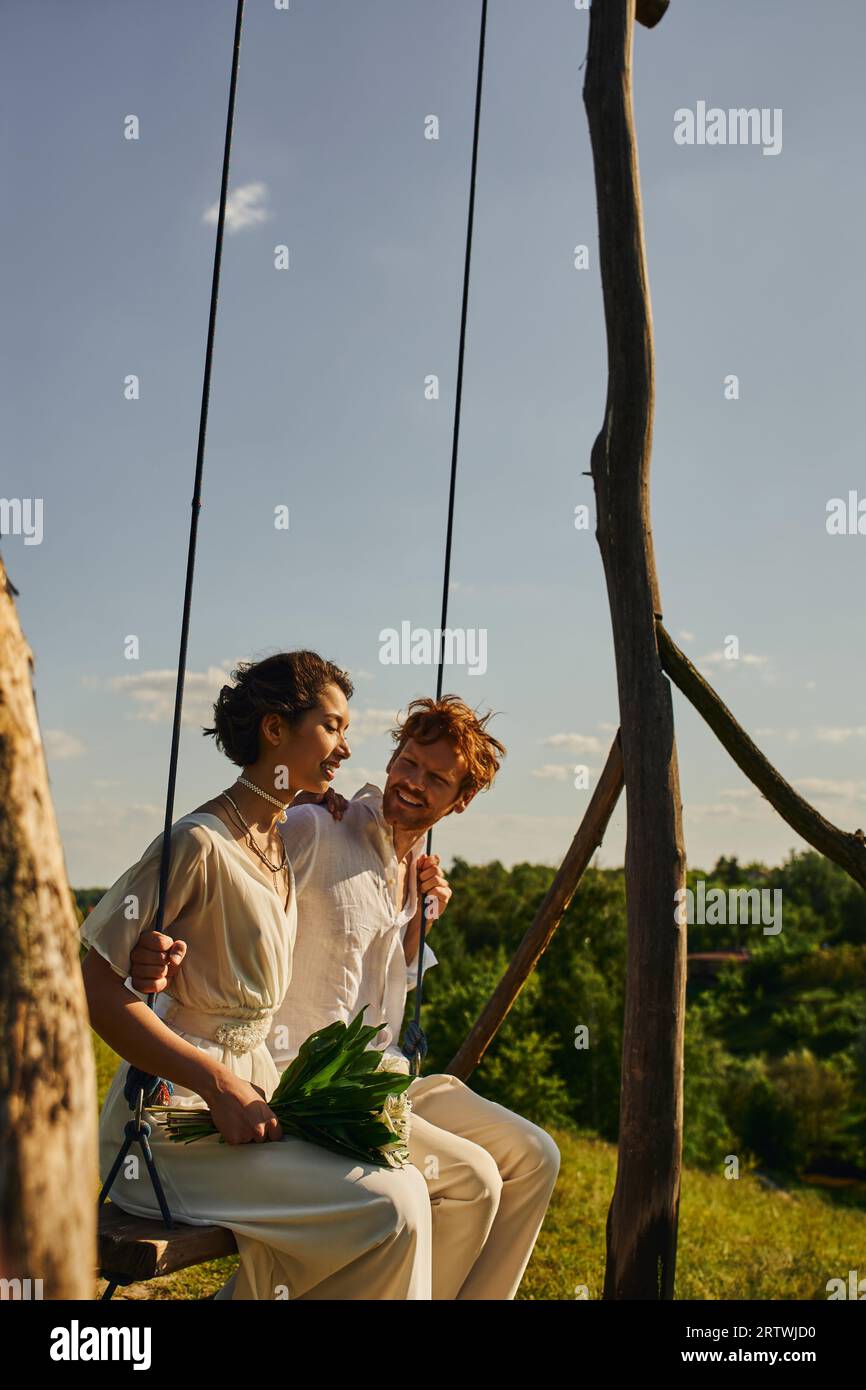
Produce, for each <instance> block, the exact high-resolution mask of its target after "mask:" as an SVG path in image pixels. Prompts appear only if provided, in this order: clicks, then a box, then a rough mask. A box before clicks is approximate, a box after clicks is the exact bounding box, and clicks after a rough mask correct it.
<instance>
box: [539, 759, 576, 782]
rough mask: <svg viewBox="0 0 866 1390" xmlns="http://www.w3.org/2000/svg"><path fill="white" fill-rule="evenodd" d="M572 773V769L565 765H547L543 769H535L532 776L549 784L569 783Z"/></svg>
mask: <svg viewBox="0 0 866 1390" xmlns="http://www.w3.org/2000/svg"><path fill="white" fill-rule="evenodd" d="M570 773H571V768H570V767H568V766H566V764H565V763H545V764H544V766H543V767H536V768H533V770H532V772H531V773H530V776H532V777H538V778H539V779H541V780H542V781H548V782H567V781H568V778H569V774H570Z"/></svg>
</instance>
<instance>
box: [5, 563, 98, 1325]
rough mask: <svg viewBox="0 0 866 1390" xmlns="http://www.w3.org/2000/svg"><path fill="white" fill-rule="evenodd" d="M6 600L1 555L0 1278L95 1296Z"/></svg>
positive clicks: (65, 986)
mask: <svg viewBox="0 0 866 1390" xmlns="http://www.w3.org/2000/svg"><path fill="white" fill-rule="evenodd" d="M15 592H16V591H15V589H14V587H13V586H12V585H11V583H10V582H9V580H8V578H7V575H6V570H5V567H4V565H3V561H2V559H0V651H2V653H3V658H2V665H0V1154H2V1163H0V1277H2V1278H4V1279H7V1280H20V1281H21V1284H20V1285H19V1286H18V1287H17V1288H15V1286H11V1288H12V1292H10V1291H9V1287H7V1296H9V1297H22V1298H27V1297H29V1298H34V1299H35V1298H45V1299H91V1298H93V1296H94V1289H95V1278H94V1272H95V1268H96V1192H97V1166H96V1082H95V1074H94V1065H93V1053H92V1050H91V1042H90V1031H89V1027H88V1021H87V1007H86V1003H85V998H84V987H83V985H82V981H81V971H80V968H79V956H78V930H77V923H76V918H75V912H74V909H73V902H72V894H71V891H70V888H69V884H68V882H67V878H66V869H65V866H64V860H63V850H62V848H61V844H60V836H59V834H58V830H57V823H56V821H55V818H54V808H53V806H52V804H51V793H50V790H49V786H48V773H47V770H46V766H45V758H44V755H43V750H42V739H41V736H40V733H39V724H38V720H37V716H36V705H35V701H34V696H33V686H32V670H33V658H32V654H31V652H30V648H29V647H28V645H27V642H26V641H25V639H24V636H23V634H22V632H21V627H20V624H19V622H18V615H17V613H16V611H15V602H14V598H13V595H14V593H15ZM27 1280H30V1284H29V1286H28V1285H27V1283H26V1281H27ZM37 1281H41V1283H38V1282H37Z"/></svg>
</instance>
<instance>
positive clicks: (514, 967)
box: [445, 732, 623, 1081]
mask: <svg viewBox="0 0 866 1390" xmlns="http://www.w3.org/2000/svg"><path fill="white" fill-rule="evenodd" d="M622 786H623V779H622V749H621V747H620V739H619V732H617V735H616V738H615V739H614V741H613V745H612V747H611V750H610V752H609V753H608V755H607V762H606V763H605V765H604V768H603V770H602V774H601V777H600V778H599V780H598V782H597V784H596V787H595V791H594V792H593V794H592V797H591V798H590V802H589V805H588V806H587V808H586V813H585V815H584V817H583V820H582V821H581V823H580V825H579V827H578V830H577V833H576V835H575V837H574V839H573V840H572V842H571V845H570V847H569V850H568V853H567V854H566V856H565V858H564V859H563V861H562V863H561V865H560V866H559V868H558V869H557V871H556V876H555V878H554V880H553V882H552V884H551V885H550V887H549V889H548V890H547V893H546V894H545V896H544V900H543V901H542V903H541V906H540V907H539V909H538V911H537V912H536V914H535V917H534V919H533V921H532V925H531V926H530V927H529V928H528V929H527V931H526V934H525V936H524V937H523V940H522V941H521V943H520V945H519V946H518V948H517V950H516V951H515V953H514V956H513V957H512V960H511V963H510V964H509V966H508V969H507V970H506V972H505V974H504V975H503V976H502V979H501V980H500V981H499V984H498V985H497V986H496V989H495V990H494V991H493V994H492V995H491V996H490V999H489V1000H488V1001H487V1003H486V1004H485V1006H484V1008H483V1009H482V1011H481V1013H480V1014H479V1015H478V1018H477V1019H476V1021H475V1023H474V1024H473V1026H472V1028H471V1030H470V1032H469V1035H468V1036H467V1038H466V1040H465V1042H463V1043H462V1045H461V1047H460V1049H459V1051H458V1052H457V1053H456V1055H455V1056H454V1057H452V1059H451V1061H450V1062H449V1064H448V1066H447V1067H446V1068H445V1073H446V1074H448V1073H450V1074H451V1075H452V1076H458V1077H459V1078H460V1080H461V1081H466V1080H467V1079H468V1077H469V1076H470V1075H471V1073H472V1072H473V1071H474V1069H475V1068H476V1067H477V1066H478V1063H479V1062H480V1061H481V1059H482V1057H483V1056H484V1054H485V1052H486V1051H487V1049H488V1047H489V1046H490V1044H491V1042H492V1041H493V1039H494V1038H495V1036H496V1034H497V1032H498V1031H499V1029H500V1027H501V1026H502V1023H503V1022H504V1020H505V1018H506V1017H507V1015H508V1013H509V1010H510V1009H511V1007H512V1005H513V1004H514V1001H515V999H516V998H517V996H518V994H519V993H520V991H521V990H522V989H523V986H524V985H525V984H526V981H527V979H528V978H529V976H530V974H531V973H532V971H533V970H534V969H535V967H536V965H537V964H538V962H539V960H540V959H541V956H542V955H543V953H544V952H545V951H546V950H547V947H548V946H549V945H550V941H551V938H552V937H553V933H554V932H555V931H556V928H557V927H558V926H559V924H560V922H561V921H562V918H563V916H564V914H565V911H566V909H567V908H568V905H569V903H570V902H571V900H572V898H573V897H574V894H575V891H576V889H577V886H578V884H579V883H580V880H581V878H582V877H583V872H584V870H585V868H586V866H587V864H588V863H589V861H590V859H591V858H592V856H593V854H594V853H595V851H596V849H597V848H598V846H599V845H600V844H601V842H602V840H603V838H604V832H605V830H606V829H607V825H608V821H609V820H610V818H611V815H612V813H613V808H614V806H615V805H616V803H617V801H618V800H619V794H620V792H621V791H622Z"/></svg>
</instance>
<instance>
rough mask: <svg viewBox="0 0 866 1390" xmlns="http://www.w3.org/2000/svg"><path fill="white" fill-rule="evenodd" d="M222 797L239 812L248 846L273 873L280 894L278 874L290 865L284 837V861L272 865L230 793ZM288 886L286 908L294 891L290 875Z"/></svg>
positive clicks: (281, 840)
mask: <svg viewBox="0 0 866 1390" xmlns="http://www.w3.org/2000/svg"><path fill="white" fill-rule="evenodd" d="M222 795H223V796H224V797H225V799H226V801H228V802H230V803H231V805H232V806H234V808H235V811H236V812H237V815H238V817H239V818H240V822H241V827H242V828H243V830H244V832H245V835H246V840H247V843H248V845H249V846H250V849H251V850H253V852H254V853H255V854H257V855H258V857H259V859H261V861H262V863H263V864H266V865H267V867H268V868H269V869H270V871H271V873H272V874H273V876H274V889H275V891H277V893H279V889H278V888H277V881H276V876H277V874H278V873H279V872H280V871H281V870H283V869H285V868H287V866H288V863H289V856H288V855H287V854H286V846H285V842H284V841H283V838H282V836H280V846H281V848H282V851H283V857H282V859H281V861H280V863H279V864H272V863H271V861H270V859H268V857H267V855H266V854H263V853H262V851H261V850H260V849H259V847H258V845H257V844H256V842H255V840H254V839H253V832H252V830H251V829H250V827H249V825H248V824H247V822H246V821H245V820H244V817H243V813H242V812H241V810H240V808H239V806H238V805H237V803H236V802H235V801H233V800H232V798H231V797H230V796H229V794H228V792H223V793H222ZM229 815H230V816H231V817H232V820H233V821H234V822H235V824H236V825H237V820H236V819H235V817H234V816H232V813H231V811H230V812H229ZM286 884H287V888H286V902H285V906H286V907H288V905H289V896H290V894H291V891H292V881H291V878H290V877H289V876H288V874H287V875H286Z"/></svg>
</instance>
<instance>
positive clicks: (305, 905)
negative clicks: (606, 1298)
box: [131, 695, 559, 1299]
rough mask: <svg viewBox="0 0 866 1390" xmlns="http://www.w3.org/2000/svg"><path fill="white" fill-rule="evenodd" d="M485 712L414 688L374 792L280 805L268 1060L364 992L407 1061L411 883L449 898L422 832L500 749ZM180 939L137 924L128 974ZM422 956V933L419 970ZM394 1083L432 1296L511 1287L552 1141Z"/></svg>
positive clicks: (397, 1062) (372, 1015)
mask: <svg viewBox="0 0 866 1390" xmlns="http://www.w3.org/2000/svg"><path fill="white" fill-rule="evenodd" d="M488 718H489V716H485V717H484V718H483V719H478V717H477V716H476V715H475V714H474V713H473V711H472V710H471V709H469V707H468V706H467V705H465V704H464V703H463V701H462V700H459V699H458V698H457V697H456V696H453V695H446V696H444V697H443V698H442V699H441V700H438V701H435V700H429V699H423V700H414V701H412V703H411V705H410V706H409V712H408V715H407V718H406V719H405V721H404V722H403V723H402V725H400V726H399V727H398V728H396V729H394V730H392V738H393V739H394V741H395V743H396V745H397V746H396V749H395V751H394V753H393V755H392V757H391V759H390V761H389V763H388V768H387V772H388V777H387V781H386V783H385V788H384V792H382V791H380V790H379V789H378V788H377V787H375V786H373V785H372V784H370V783H368V784H367V785H366V786H364V787H362V788H361V789H360V791H358V792H357V793H356V794H355V796H354V797H353V798H352V800H351V801H349V802H346V803H343V805H342V806H341V805H340V804H339V803H338V804H337V806H336V807H335V809H334V814H333V815H332V814H330V813H329V811H328V810H326V809H325V808H324V807H323V806H321V805H317V804H307V805H299V804H297V803H295V804H294V805H293V806H291V807H290V808H289V810H288V812H287V820H286V823H285V824H284V825H283V826H282V827H281V830H282V834H283V837H284V839H285V844H286V851H287V853H288V856H289V860H290V862H291V865H292V869H293V871H294V876H295V888H296V892H297V908H298V929H297V937H296V942H295V951H294V957H293V970H292V981H291V984H290V986H289V990H288V993H287V995H286V997H285V999H284V1001H283V1003H282V1005H281V1007H280V1009H279V1011H278V1013H277V1015H276V1017H275V1020H274V1026H273V1030H272V1032H271V1036H270V1038H269V1039H268V1046H269V1048H270V1050H271V1053H272V1055H273V1058H274V1062H275V1064H276V1066H277V1069H278V1070H280V1071H282V1070H283V1069H284V1068H285V1067H286V1066H287V1065H288V1063H289V1061H290V1060H291V1059H292V1057H294V1056H296V1055H297V1052H298V1049H299V1047H300V1045H301V1043H302V1042H303V1041H304V1039H305V1038H307V1037H309V1035H310V1033H312V1032H314V1031H315V1030H316V1029H318V1028H323V1027H325V1026H326V1025H327V1024H329V1023H332V1022H333V1021H334V1020H335V1019H342V1020H343V1021H344V1022H348V1021H349V1020H350V1019H351V1018H353V1017H354V1015H355V1014H356V1013H357V1012H358V1009H359V1008H360V1007H361V1005H362V1004H364V1003H365V1002H366V1003H367V1004H368V1008H367V1009H366V1011H365V1020H364V1021H365V1022H366V1023H379V1022H383V1021H384V1025H385V1026H384V1027H383V1028H382V1030H381V1032H380V1033H379V1034H377V1036H376V1038H375V1039H374V1041H373V1046H375V1047H378V1048H379V1049H381V1050H382V1052H383V1053H384V1054H385V1057H386V1058H388V1059H389V1060H388V1061H386V1062H385V1063H384V1065H389V1066H393V1067H396V1068H397V1069H400V1070H402V1071H404V1072H405V1071H408V1069H409V1068H408V1063H407V1062H406V1059H405V1057H404V1056H403V1054H402V1052H401V1051H400V1049H399V1046H398V1036H399V1030H400V1025H401V1022H402V1019H403V1013H404V1010H405V1004H406V997H407V988H411V987H412V986H414V984H415V978H416V974H417V955H418V945H419V940H420V923H421V911H422V904H423V896H422V895H423V894H424V893H429V894H431V895H432V897H433V898H434V899H435V901H436V905H437V907H438V911H439V913H440V914H441V912H442V911H443V910H444V907H445V905H446V904H447V901H448V898H449V897H450V888H449V887H448V885H447V883H446V881H445V878H444V876H443V875H442V873H441V871H440V870H439V867H438V858H437V857H436V856H432V857H428V856H426V855H424V854H423V852H422V846H423V841H424V837H425V835H426V833H427V830H428V829H429V828H430V826H432V825H435V824H436V822H437V821H440V820H442V819H443V817H445V816H447V815H451V814H452V813H454V814H457V815H460V814H462V813H463V811H465V809H466V807H467V806H468V804H469V802H470V801H471V800H472V799H473V797H474V796H476V794H477V793H478V792H479V791H482V790H486V789H487V788H488V787H489V786H490V785H491V784H492V782H493V778H494V776H495V774H496V772H497V771H498V768H499V756H501V755H502V754H504V752H505V749H504V748H503V746H502V744H501V743H499V742H498V741H497V740H496V739H495V738H493V737H492V735H491V734H489V733H487V731H486V728H485V725H486V723H487V719H488ZM419 881H420V886H421V893H420V894H419V891H418V889H419ZM184 952H185V946H184V943H182V942H173V941H172V940H171V939H170V938H169V937H167V936H157V934H156V933H154V932H144V933H142V935H141V937H140V938H139V941H138V945H137V946H136V947H135V949H134V950H133V952H132V969H131V974H132V979H133V984H134V985H135V987H136V988H137V989H140V990H142V991H143V992H144V991H147V990H154V989H156V990H159V989H160V988H164V987H165V985H166V984H167V983H168V982H169V981H170V979H171V977H172V976H173V975H174V974H175V973H176V971H177V969H178V968H179V965H180V961H181V960H182V958H183V954H184ZM172 956H173V957H174V960H171V959H170V957H172ZM435 963H436V961H435V957H434V956H433V953H432V952H431V951H430V949H429V947H425V956H424V968H425V969H426V968H429V966H430V965H434V964H435ZM407 1094H408V1095H409V1097H410V1099H411V1101H412V1123H411V1126H410V1144H409V1154H410V1159H411V1161H412V1163H413V1164H414V1165H415V1166H416V1167H417V1168H418V1169H419V1170H420V1171H421V1172H422V1173H423V1174H424V1176H425V1177H426V1179H427V1184H428V1190H429V1193H430V1202H431V1205H432V1209H433V1210H432V1216H433V1297H434V1299H512V1298H514V1296H515V1293H516V1291H517V1288H518V1285H519V1284H520V1280H521V1278H522V1277H523V1273H524V1270H525V1269H526V1265H527V1263H528V1261H529V1257H530V1255H531V1253H532V1249H533V1246H534V1245H535V1241H536V1239H537V1236H538V1232H539V1230H540V1228H541V1223H542V1221H543V1219H544V1214H545V1211H546V1210H547V1205H548V1202H549V1200H550V1195H551V1192H552V1190H553V1185H554V1183H555V1181H556V1176H557V1172H558V1170H559V1150H558V1148H557V1147H556V1144H555V1143H554V1141H553V1139H552V1138H551V1137H550V1135H549V1134H547V1133H546V1132H545V1131H544V1130H543V1129H541V1128H539V1127H538V1126H537V1125H534V1124H532V1123H531V1122H530V1121H529V1120H526V1119H524V1118H523V1117H522V1116H519V1115H515V1114H513V1113H512V1112H511V1111H510V1110H507V1109H506V1108H505V1107H504V1106H501V1105H497V1104H496V1103H495V1102H493V1101H489V1100H486V1099H484V1098H483V1097H482V1096H479V1095H477V1094H476V1093H475V1092H474V1091H471V1090H470V1089H469V1087H468V1086H465V1085H464V1083H463V1082H462V1081H460V1080H458V1079H457V1077H454V1076H447V1075H435V1074H434V1075H429V1076H422V1077H418V1078H416V1079H415V1080H414V1081H413V1082H412V1084H411V1086H410V1087H409V1089H408V1092H407Z"/></svg>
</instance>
